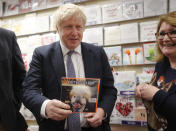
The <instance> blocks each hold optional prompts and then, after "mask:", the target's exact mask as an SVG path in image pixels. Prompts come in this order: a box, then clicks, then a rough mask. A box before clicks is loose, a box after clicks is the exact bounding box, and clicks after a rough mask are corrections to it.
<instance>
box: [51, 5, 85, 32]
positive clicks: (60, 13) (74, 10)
mask: <svg viewBox="0 0 176 131" xmlns="http://www.w3.org/2000/svg"><path fill="white" fill-rule="evenodd" d="M73 16H74V17H77V18H78V19H80V20H82V22H83V24H84V25H85V24H86V16H85V14H84V12H83V11H82V10H81V8H80V7H79V6H78V5H75V4H71V3H69V4H63V5H61V6H60V7H59V8H58V9H57V10H56V12H55V15H54V23H53V24H54V25H53V26H54V28H55V29H57V27H60V25H61V24H62V22H63V21H65V20H68V19H69V18H72V17H73Z"/></svg>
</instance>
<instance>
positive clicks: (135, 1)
mask: <svg viewBox="0 0 176 131" xmlns="http://www.w3.org/2000/svg"><path fill="white" fill-rule="evenodd" d="M123 17H124V19H137V18H142V17H143V0H123Z"/></svg>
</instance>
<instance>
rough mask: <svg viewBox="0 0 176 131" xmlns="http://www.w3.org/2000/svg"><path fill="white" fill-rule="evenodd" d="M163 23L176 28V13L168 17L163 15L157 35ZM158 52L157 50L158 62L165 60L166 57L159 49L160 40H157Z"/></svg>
mask: <svg viewBox="0 0 176 131" xmlns="http://www.w3.org/2000/svg"><path fill="white" fill-rule="evenodd" d="M163 22H166V23H168V24H170V25H172V26H175V27H176V11H174V12H170V13H168V14H166V15H162V16H161V17H160V20H159V23H158V26H157V32H156V33H159V30H160V27H161V24H162V23H163ZM156 50H157V55H156V61H157V62H158V61H162V60H164V58H165V57H164V55H163V53H162V52H161V50H160V48H159V43H158V40H156Z"/></svg>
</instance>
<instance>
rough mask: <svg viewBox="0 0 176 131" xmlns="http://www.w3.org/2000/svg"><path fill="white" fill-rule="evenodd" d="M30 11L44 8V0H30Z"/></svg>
mask: <svg viewBox="0 0 176 131" xmlns="http://www.w3.org/2000/svg"><path fill="white" fill-rule="evenodd" d="M31 6H32V11H35V10H41V9H45V8H46V0H32V5H31Z"/></svg>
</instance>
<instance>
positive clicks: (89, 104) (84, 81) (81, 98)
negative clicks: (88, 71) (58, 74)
mask: <svg viewBox="0 0 176 131" xmlns="http://www.w3.org/2000/svg"><path fill="white" fill-rule="evenodd" d="M99 86H100V79H98V78H69V77H63V78H62V88H61V101H62V102H64V103H66V104H69V105H70V107H71V110H72V111H73V112H76V113H85V112H87V113H88V112H96V110H97V104H98V95H99Z"/></svg>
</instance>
